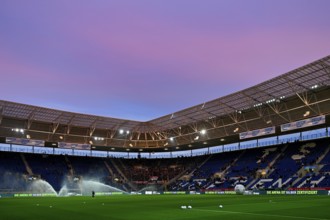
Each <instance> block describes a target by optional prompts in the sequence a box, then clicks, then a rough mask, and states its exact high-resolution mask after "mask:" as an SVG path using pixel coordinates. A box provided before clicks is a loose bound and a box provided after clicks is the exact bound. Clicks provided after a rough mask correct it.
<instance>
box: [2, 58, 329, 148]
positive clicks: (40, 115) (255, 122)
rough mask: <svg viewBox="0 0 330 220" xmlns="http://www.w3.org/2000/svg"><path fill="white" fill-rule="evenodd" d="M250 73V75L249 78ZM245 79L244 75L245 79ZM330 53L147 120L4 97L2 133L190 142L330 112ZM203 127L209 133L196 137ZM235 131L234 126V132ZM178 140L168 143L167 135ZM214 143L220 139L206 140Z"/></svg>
mask: <svg viewBox="0 0 330 220" xmlns="http://www.w3.org/2000/svg"><path fill="white" fill-rule="evenodd" d="M247 77H248V76H247ZM241 80H244V79H241ZM329 88H330V56H326V57H324V58H322V59H319V60H317V61H314V62H312V63H310V64H307V65H305V66H302V67H300V68H298V69H295V70H292V71H290V72H288V73H285V74H283V75H280V76H278V77H276V78H273V79H271V80H268V81H265V82H263V83H260V84H258V85H255V86H253V87H250V88H248V89H245V90H242V91H238V92H236V93H233V94H230V95H227V96H224V97H220V98H218V99H215V100H212V101H209V102H205V103H202V104H199V105H196V106H192V107H190V108H187V109H184V110H181V111H178V112H174V113H173V114H169V115H165V116H162V117H159V118H156V119H153V120H150V121H147V122H139V121H132V120H125V119H117V118H110V117H102V116H96V115H87V114H79V113H72V112H66V111H60V110H55V109H49V108H44V107H38V106H31V105H26V104H20V103H14V102H9V101H4V100H0V136H2V137H9V136H15V134H11V130H10V129H12V128H16V127H20V128H23V129H25V130H27V131H28V132H30V133H31V136H32V138H36V139H42V140H46V141H55V142H56V141H61V140H63V139H64V140H65V141H67V142H73V143H92V142H90V141H92V138H93V137H95V136H98V137H103V138H104V141H103V142H102V143H101V142H100V143H93V144H94V145H100V146H104V147H109V146H111V147H120V148H127V147H136V148H164V147H166V146H192V145H193V144H194V143H195V142H196V143H198V144H201V143H204V144H205V143H206V142H208V141H210V140H215V139H219V138H221V139H222V140H223V139H225V138H226V137H229V136H232V135H234V136H237V131H239V132H243V131H251V130H253V129H260V128H265V127H269V126H278V125H280V124H283V123H288V122H292V121H296V120H301V119H304V118H306V115H304V114H305V113H306V112H308V117H313V116H318V115H329V112H330V89H329ZM203 129H205V130H206V131H207V135H206V136H204V138H201V139H200V140H198V141H196V139H195V138H196V134H198V132H200V131H201V130H203ZM233 130H236V131H235V132H234V133H233ZM170 138H171V140H173V138H175V142H173V141H172V142H170V141H169V139H170ZM211 143H212V144H216V143H217V142H210V143H206V144H207V145H209V144H211Z"/></svg>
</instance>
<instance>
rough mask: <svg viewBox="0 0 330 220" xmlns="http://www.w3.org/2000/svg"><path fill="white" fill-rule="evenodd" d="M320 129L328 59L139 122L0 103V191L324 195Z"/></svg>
mask: <svg viewBox="0 0 330 220" xmlns="http://www.w3.org/2000/svg"><path fill="white" fill-rule="evenodd" d="M329 124H330V56H327V57H324V58H322V59H320V60H317V61H314V62H312V63H310V64H307V65H305V66H302V67H300V68H298V69H296V70H293V71H290V72H288V73H285V74H283V75H280V76H278V77H276V78H274V79H271V80H268V81H266V82H263V83H261V84H258V85H256V86H253V87H251V88H248V89H245V90H242V91H238V92H236V93H234V94H230V95H228V96H225V97H221V98H218V99H215V100H212V101H209V102H206V103H203V104H200V105H196V106H193V107H190V108H188V109H184V110H181V111H178V112H175V113H172V114H169V115H165V116H162V117H160V118H156V119H153V120H150V121H147V122H138V121H132V120H123V119H116V118H109V117H102V116H95V115H86V114H79V113H72V112H66V111H60V110H55V109H48V108H44V107H38V106H31V105H26V104H20V103H14V102H9V101H4V100H1V101H0V161H1V164H3V165H2V166H1V167H0V173H1V174H2V175H1V176H0V182H1V184H0V192H1V193H17V192H26V191H31V190H32V189H31V188H29V184H26V183H27V182H33V181H34V180H43V181H46V182H47V183H49V184H50V185H51V186H52V188H53V189H54V190H55V191H56V192H57V193H59V192H60V191H61V190H62V189H63V185H64V183H65V186H66V190H68V191H70V190H71V191H70V192H75V193H76V192H77V190H78V191H79V190H80V191H79V192H82V191H83V190H82V189H81V188H79V187H78V186H77V182H80V181H83V180H93V181H97V182H98V183H102V184H105V185H106V186H111V187H114V188H116V189H117V190H118V191H121V192H134V193H136V192H144V191H157V192H164V191H194V192H212V191H217V190H233V188H234V186H235V185H236V184H238V183H240V184H243V185H245V187H246V188H247V189H250V190H272V189H285V190H286V189H311V188H313V189H329V187H330V179H329V174H330V162H329V161H330V152H329V151H330V141H329V140H330V139H329V137H330V126H329ZM78 188H79V189H78ZM43 192H48V191H43Z"/></svg>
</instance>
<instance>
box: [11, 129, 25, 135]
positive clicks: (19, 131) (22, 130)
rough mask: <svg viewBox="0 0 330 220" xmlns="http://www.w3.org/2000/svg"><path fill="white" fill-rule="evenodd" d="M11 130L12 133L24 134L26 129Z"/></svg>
mask: <svg viewBox="0 0 330 220" xmlns="http://www.w3.org/2000/svg"><path fill="white" fill-rule="evenodd" d="M11 130H12V131H15V132H17V133H21V134H24V129H22V128H12V129H11Z"/></svg>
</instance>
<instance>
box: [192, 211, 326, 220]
mask: <svg viewBox="0 0 330 220" xmlns="http://www.w3.org/2000/svg"><path fill="white" fill-rule="evenodd" d="M192 210H197V211H203V212H219V213H221V212H222V213H231V214H244V215H259V216H268V217H282V218H294V219H310V220H329V219H328V218H309V217H299V216H290V215H271V214H258V213H251V212H233V211H223V210H221V211H220V210H219V211H217V210H207V209H192Z"/></svg>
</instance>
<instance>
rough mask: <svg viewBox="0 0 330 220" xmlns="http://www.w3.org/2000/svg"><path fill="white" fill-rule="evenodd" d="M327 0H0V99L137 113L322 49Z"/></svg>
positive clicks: (216, 93) (275, 70)
mask: <svg viewBox="0 0 330 220" xmlns="http://www.w3.org/2000/svg"><path fill="white" fill-rule="evenodd" d="M329 9H330V1H329V0H276V1H275V0H274V1H270V0H228V1H225V0H223V1H221V0H198V1H197V0H163V1H158V0H129V1H128V0H114V1H112V0H95V1H91V0H53V1H51V0H49V1H48V0H47V1H45V0H0V74H1V78H0V94H1V95H0V99H2V100H8V101H14V102H20V103H25V104H32V105H39V106H45V107H50V108H56V109H61V110H66V111H73V112H79V113H88V114H95V115H102V116H110V117H116V118H124V119H132V120H141V121H146V120H150V119H154V118H156V117H160V116H163V115H166V114H171V113H173V112H176V111H179V110H182V109H184V108H188V107H191V106H193V105H197V104H201V103H203V102H206V101H210V100H212V99H215V98H218V97H222V96H224V95H228V94H230V93H232V92H236V91H238V90H242V89H245V88H248V87H250V86H253V85H256V84H258V83H261V82H263V81H265V80H268V79H271V78H273V77H276V76H278V75H280V74H283V73H286V72H288V71H290V70H292V69H295V68H297V67H300V66H302V65H305V64H307V63H310V62H312V61H314V60H317V59H319V58H322V57H324V56H326V55H329V54H330V13H329Z"/></svg>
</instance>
